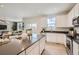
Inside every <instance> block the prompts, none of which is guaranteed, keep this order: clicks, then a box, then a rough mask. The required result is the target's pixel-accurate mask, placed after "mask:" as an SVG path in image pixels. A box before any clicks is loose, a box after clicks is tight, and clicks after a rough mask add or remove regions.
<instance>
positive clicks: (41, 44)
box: [40, 37, 46, 54]
mask: <svg viewBox="0 0 79 59" xmlns="http://www.w3.org/2000/svg"><path fill="white" fill-rule="evenodd" d="M45 39H46V38H45V37H43V38H42V39H41V40H40V54H41V53H42V52H43V50H44V49H45Z"/></svg>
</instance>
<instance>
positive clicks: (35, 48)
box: [28, 45, 40, 55]
mask: <svg viewBox="0 0 79 59" xmlns="http://www.w3.org/2000/svg"><path fill="white" fill-rule="evenodd" d="M28 55H40V52H39V45H37V46H35V47H34V48H33V49H32V50H31V51H30V52H29V53H28Z"/></svg>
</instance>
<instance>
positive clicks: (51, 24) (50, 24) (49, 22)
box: [47, 17, 56, 28]
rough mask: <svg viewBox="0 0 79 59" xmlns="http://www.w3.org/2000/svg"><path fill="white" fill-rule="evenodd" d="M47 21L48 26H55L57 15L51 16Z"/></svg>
mask: <svg viewBox="0 0 79 59" xmlns="http://www.w3.org/2000/svg"><path fill="white" fill-rule="evenodd" d="M47 22H48V27H51V28H55V25H56V20H55V17H49V18H48V20H47Z"/></svg>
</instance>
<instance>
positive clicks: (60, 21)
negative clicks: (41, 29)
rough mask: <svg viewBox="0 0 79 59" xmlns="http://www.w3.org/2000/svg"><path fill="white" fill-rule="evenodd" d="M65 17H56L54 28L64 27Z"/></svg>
mask: <svg viewBox="0 0 79 59" xmlns="http://www.w3.org/2000/svg"><path fill="white" fill-rule="evenodd" d="M66 20H67V15H59V16H56V27H66V22H67V21H66Z"/></svg>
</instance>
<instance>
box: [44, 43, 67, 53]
mask: <svg viewBox="0 0 79 59" xmlns="http://www.w3.org/2000/svg"><path fill="white" fill-rule="evenodd" d="M43 55H67V52H66V49H65V46H64V45H63V44H56V43H49V42H46V46H45V51H44V52H43Z"/></svg>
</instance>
